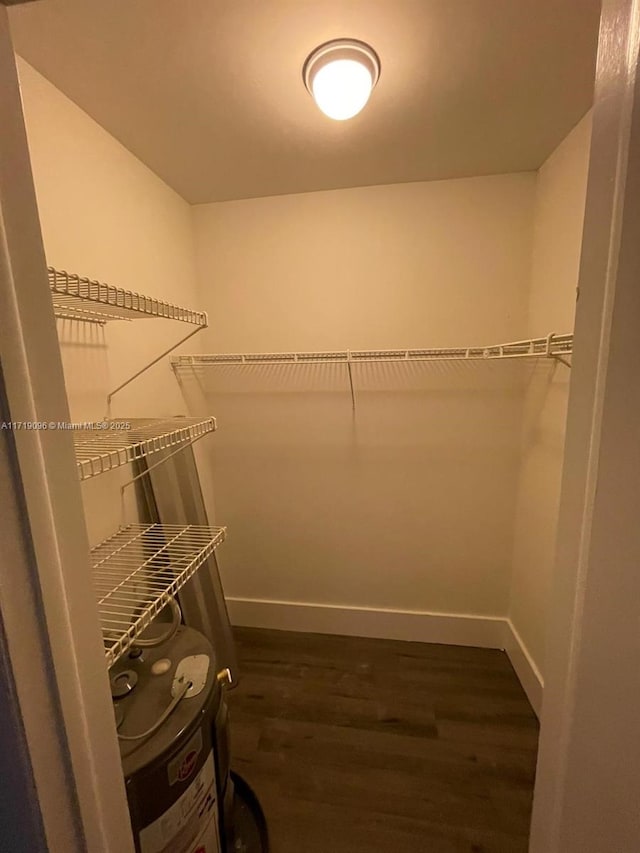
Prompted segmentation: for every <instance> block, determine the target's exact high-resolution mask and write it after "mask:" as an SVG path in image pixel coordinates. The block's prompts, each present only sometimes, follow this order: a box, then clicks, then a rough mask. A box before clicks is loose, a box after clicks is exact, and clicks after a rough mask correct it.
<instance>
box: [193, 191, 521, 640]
mask: <svg viewBox="0 0 640 853" xmlns="http://www.w3.org/2000/svg"><path fill="white" fill-rule="evenodd" d="M534 191H535V175H533V174H518V175H504V176H495V177H487V178H473V179H465V180H457V181H442V182H432V183H422V184H420V183H418V184H404V185H393V186H381V187H368V188H360V189H352V190H339V191H334V192H321V193H311V194H305V195H294V196H280V197H274V198H262V199H253V200H247V201H238V202H226V203H218V204H211V205H202V206H198V207H196V208H194V222H195V234H196V250H197V258H198V274H199V280H200V287H201V292H202V298H203V302H204V307H205V309H207V310H208V311H209V312H210V316H211V319H212V324H211V329H210V331H209V332H208V333H205V334H209V340H208V342H206V343H207V345H208V347H209V348H210V350H211V351H217V352H225V351H226V352H234V351H236V352H238V351H240V352H242V351H254V352H256V351H282V350H296V349H298V350H316V349H317V350H323V349H324V350H326V349H345V348H351V349H358V348H362V349H369V348H389V347H410V348H413V347H425V346H426V347H429V346H456V345H471V344H482V343H492V342H500V341H507V340H514V339H518V337H521V336H523V335H524V334H525V331H526V317H527V292H528V282H529V264H530V256H531V235H532V219H533V202H534ZM530 369H531V367H530V365H527V364H525V363H522V362H520V363H518V364H517V365H514V364H499V365H490V364H475V365H474V364H466V365H452V364H446V365H436V366H434V365H413V366H411V365H383V366H380V365H376V366H371V367H368V368H367V367H364V366H359V367H358V368H357V370H356V373H355V381H356V388H357V399H358V404H357V411H356V414H355V417H354V416H353V415H352V412H351V408H350V401H349V397H348V392H347V388H348V384H347V377H346V372H345V370H344V368H341V367H337V368H333V369H331V368H328V367H320V368H300V367H293V368H292V367H276V368H273V369H269V368H263V369H258V368H244V369H243V368H240V369H239V368H222V369H218V368H216V369H215V371H214V370H208V371H206V372H205V373H203V374H201V375H199V376H197V377H196V376H194V375H193V374H190V373H189V371H186V372H185V374H184V375H183V384H184V390H185V394H186V396H187V398H188V400H189V403H190V405H191V407H192V408H194V410H196V409H199V408H202V410H206V409H207V408H209V409H211V408H212V409H213V411H214V413H215V414H216V416H218V418H219V425H220V427H219V431H218V433H217V436H216V438H215V441H214V442H213V443H212V444H211V448H212V454H213V456H212V461H213V471H214V480H215V487H216V510H217V516H218V519H219V521H221V522H222V523H225V524H228V525H229V529H230V536H229V539H228V541H227V543H226V545H225V554H224V568H225V588H226V590H227V592H228V593H229V594H230V595H231V597H232V598H235V599H250V600H252V601H254V600H258V601H265V600H266V601H274V600H276V601H283V600H284V601H287V602H303V603H312V604H324V605H345V606H351V607H364V608H373V609H378V608H386V609H388V608H392V609H398V610H412V611H416V610H417V611H435V612H439V613H455V614H479V615H488V616H493V615H500V616H504V614H505V613H506V609H507V603H508V597H509V589H508V586H509V577H510V569H511V555H512V526H513V507H514V503H515V494H516V483H517V474H518V454H519V435H520V417H521V405H522V395H523V383H524V381H525V378H526V376H527V375H528V371H530ZM245 603H246V602H245ZM235 612H236V615H238V614H240V618H242V608H240V609H239V608H238V607H236V608H235ZM245 612H246V611H245ZM254 612H255V608H254ZM252 618H253V617H252ZM303 623H304V618H303ZM289 626H290V627H293V626H294V624H293V623H291V624H290V625H289ZM297 627H301V628H304V627H305V625H304V624H298V625H297Z"/></svg>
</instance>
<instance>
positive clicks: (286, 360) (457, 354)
mask: <svg viewBox="0 0 640 853" xmlns="http://www.w3.org/2000/svg"><path fill="white" fill-rule="evenodd" d="M572 351H573V335H548V336H547V337H546V338H531V339H530V340H526V341H513V342H511V343H506V344H495V345H491V346H484V347H445V348H439V349H437V348H433V349H405V350H403V349H396V350H339V351H335V352H272V353H213V354H203V355H180V356H175V357H174V358H172V359H171V364H172V366H173V368H174V369H176V368H181V367H200V366H216V365H218V366H223V365H230V364H254V365H256V364H336V363H337V364H356V363H367V362H381V361H386V362H388V361H411V362H415V361H477V360H486V359H502V358H545V357H546V358H562V357H563V356H567V355H571V353H572Z"/></svg>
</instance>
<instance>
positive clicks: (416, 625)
mask: <svg viewBox="0 0 640 853" xmlns="http://www.w3.org/2000/svg"><path fill="white" fill-rule="evenodd" d="M227 606H228V608H229V616H230V618H231V623H232V624H233V625H243V626H246V627H252V628H277V629H279V630H281V631H308V632H310V633H317V634H343V635H346V636H351V637H378V638H382V639H387V640H414V641H417V642H420V643H444V644H446V645H456V646H479V647H482V648H488V649H503V648H504V638H505V626H506V620H505V619H503V618H501V617H499V616H469V615H467V614H462V613H427V612H422V611H415V610H383V609H370V608H366V607H339V606H336V605H331V604H301V603H298V602H293V601H265V600H259V599H251V598H229V599H227Z"/></svg>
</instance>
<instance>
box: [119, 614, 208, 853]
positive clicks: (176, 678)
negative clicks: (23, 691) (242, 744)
mask: <svg viewBox="0 0 640 853" xmlns="http://www.w3.org/2000/svg"><path fill="white" fill-rule="evenodd" d="M110 675H111V686H112V693H113V695H114V710H115V714H116V723H117V726H118V734H119V735H120V736H121V739H120V752H121V757H122V767H123V770H124V776H125V783H126V791H127V799H128V802H129V810H130V814H131V826H132V829H133V835H134V840H135V845H136V851H137V853H222V851H223V850H224V845H223V843H222V840H221V829H220V823H221V810H220V807H219V799H220V792H222V791H223V787H222V786H221V785H220V784H219V782H217V780H216V770H217V760H216V754H215V752H216V751H215V749H214V743H213V739H214V738H215V722H216V716H217V714H218V710H219V709H220V708H221V706H223V705H224V703H223V700H222V691H221V687H220V685H219V683H218V680H217V678H216V667H215V659H214V653H213V649H212V647H211V645H210V643H209V641H208V640H207V639H206V638H205V637H204V636H203V635H202V634H200V633H199V632H198V631H194V630H193V629H191V628H187V627H185V626H181V627H180V628H179V629H178V632H177V633H176V635H175V636H174V637H173V638H172V639H171V640H168V641H167V642H165V643H163V644H162V645H159V646H157V647H155V648H149V649H144V650H141V649H136V650H134V651H132V652H131V653H130V654H129V655H128V656H125V657H124V658H123V659H122V660H121V661H119V662H118V664H116V666H114V667H113V668H112V670H111V673H110ZM187 683H191V685H192V686H191V687H190V688H189V689H188V690H187V692H186V693H185V695H184V697H183V698H182V699H181V700H180V701H179V702H178V704H177V705H176V707H175V709H174V710H173V711H172V712H171V714H170V715H169V716H168V717H167V718H166V719H165V720H164V722H162V724H161V725H160V726H159V727H158V728H157V730H155V731H154V732H153V734H151V735H149V736H147V737H143V738H140V737H139V735H141V734H144V733H145V732H148V731H149V730H151V729H154V727H155V726H156V724H157V723H158V721H159V720H161V719H162V716H163V714H164V713H165V712H166V710H167V708H168V707H169V705H170V704H171V702H172V700H173V699H174V698H175V697H176V696H177V695H178V694H179V693H180V691H181V690H184V687H185V685H186V684H187ZM126 738H132V739H126Z"/></svg>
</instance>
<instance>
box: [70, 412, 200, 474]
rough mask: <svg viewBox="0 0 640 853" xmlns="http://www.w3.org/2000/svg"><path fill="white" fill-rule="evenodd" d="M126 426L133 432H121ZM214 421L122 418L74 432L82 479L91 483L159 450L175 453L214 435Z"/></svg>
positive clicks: (77, 462)
mask: <svg viewBox="0 0 640 853" xmlns="http://www.w3.org/2000/svg"><path fill="white" fill-rule="evenodd" d="M123 423H128V424H130V425H131V428H130V429H121V428H120V427H121V426H122V424H123ZM215 429H216V419H215V418H204V419H203V418H182V417H176V418H165V419H156V420H154V419H150V418H140V419H132V420H129V419H126V420H125V419H123V420H122V421H104V422H101V423H100V424H99V428H94V429H80V430H77V431H74V433H73V439H74V444H75V451H76V465H77V469H78V476H79V478H80V480H88V479H90V478H91V477H96V476H98V475H99V474H104V473H105V472H106V471H111V470H112V469H114V468H118V467H120V466H121V465H126V464H128V463H130V462H135V461H136V460H137V459H141V458H143V457H145V456H150V455H151V454H153V453H156V452H157V451H159V450H167V449H170V448H175V450H176V452H177V451H178V450H182V449H184V448H185V447H188V446H189V445H190V444H193V443H194V442H195V441H198V439H200V438H202V437H203V436H205V435H207V434H208V433H210V432H214V431H215Z"/></svg>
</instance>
